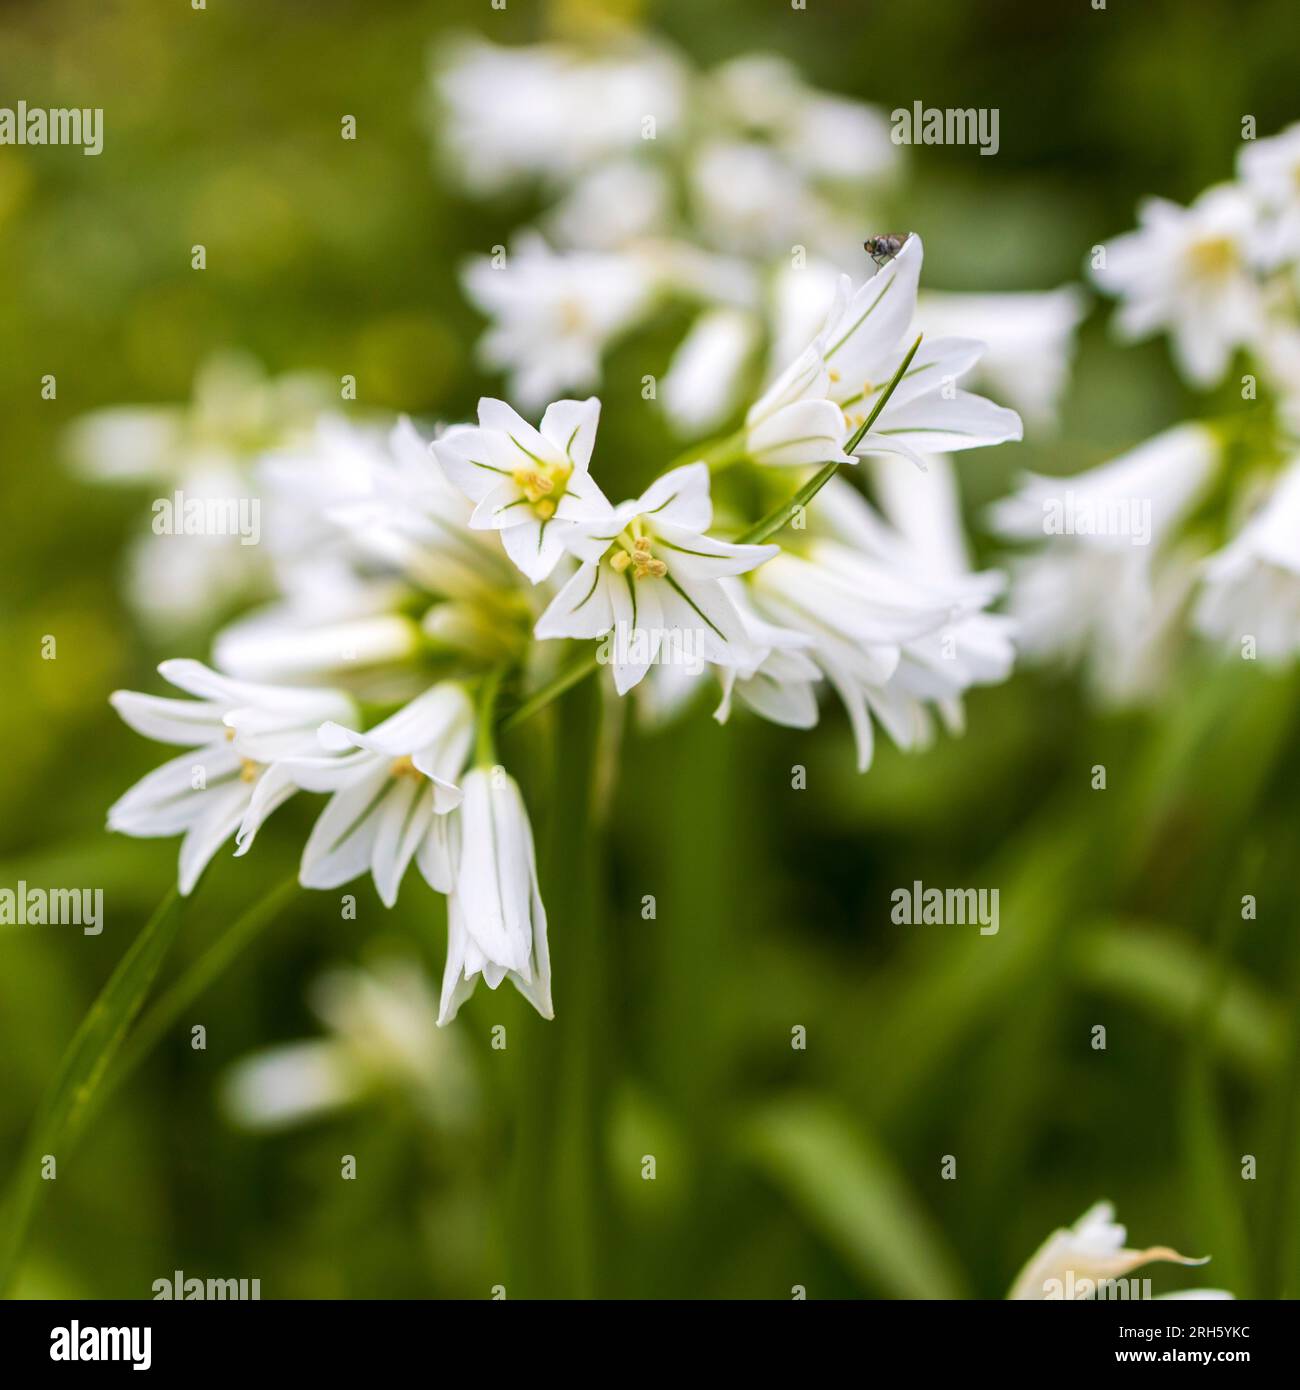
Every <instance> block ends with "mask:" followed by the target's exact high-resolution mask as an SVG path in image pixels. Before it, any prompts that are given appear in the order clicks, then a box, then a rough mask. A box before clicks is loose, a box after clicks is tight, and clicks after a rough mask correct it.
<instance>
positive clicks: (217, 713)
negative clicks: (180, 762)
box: [108, 690, 226, 748]
mask: <svg viewBox="0 0 1300 1390" xmlns="http://www.w3.org/2000/svg"><path fill="white" fill-rule="evenodd" d="M108 700H109V704H111V705H112V706H113V708H114V709H115V710H116V711H117V712H118V714H119V715H120V716H121V719H122V722H123V723H125V724H127V725H129V726H130V727H131V728H132V729H134V730H135V731H136V733H137V734H143V735H144V736H145V738H151V739H154V740H155V741H157V742H158V743H178V744H181V745H182V746H184V747H187V748H192V747H196V746H197V745H199V744H204V743H210V742H212V740H213V739H216V738H220V737H222V735H223V730H222V727H221V716H222V715H223V714H224V713H225V712H226V706H225V705H222V704H206V703H203V702H202V701H199V700H172V699H169V698H167V697H166V696H162V695H142V694H141V693H140V692H139V691H136V690H115V691H114V692H113V693H112V694H111V695H110V696H109V697H108Z"/></svg>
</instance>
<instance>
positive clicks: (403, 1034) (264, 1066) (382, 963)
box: [222, 955, 477, 1129]
mask: <svg viewBox="0 0 1300 1390" xmlns="http://www.w3.org/2000/svg"><path fill="white" fill-rule="evenodd" d="M308 1001H309V1003H310V1004H311V1008H312V1011H313V1012H314V1013H315V1014H316V1016H317V1017H318V1018H319V1019H320V1020H321V1022H322V1023H323V1024H324V1025H325V1027H326V1029H327V1030H328V1036H326V1037H324V1038H318V1039H313V1040H310V1041H303V1042H296V1043H287V1044H282V1045H280V1046H277V1047H269V1048H265V1049H263V1050H261V1051H259V1052H254V1053H252V1054H251V1055H250V1056H248V1057H244V1058H242V1059H241V1060H240V1061H238V1062H236V1063H235V1065H234V1066H233V1067H231V1068H230V1070H229V1071H228V1072H227V1073H226V1076H225V1078H224V1081H223V1083H222V1100H223V1103H224V1105H225V1108H226V1110H227V1112H228V1113H229V1114H230V1115H231V1117H232V1119H234V1121H235V1123H236V1124H239V1125H242V1126H243V1127H245V1128H247V1129H283V1128H287V1127H289V1126H292V1125H296V1124H301V1123H304V1122H305V1121H308V1120H311V1119H315V1118H317V1117H318V1116H321V1115H323V1114H327V1113H328V1112H330V1111H332V1110H336V1109H338V1108H340V1107H342V1106H345V1105H351V1104H354V1103H356V1102H359V1101H363V1100H365V1099H366V1098H368V1097H369V1096H371V1095H374V1094H377V1093H379V1092H382V1091H400V1092H402V1093H403V1094H405V1095H407V1096H409V1097H410V1098H411V1099H412V1100H413V1101H414V1103H415V1105H416V1106H417V1108H418V1109H419V1110H420V1111H421V1112H422V1113H424V1114H425V1115H427V1117H428V1118H429V1119H430V1120H431V1121H432V1122H433V1123H434V1124H435V1125H437V1126H438V1127H439V1128H445V1129H459V1128H461V1127H463V1126H464V1125H465V1124H466V1123H467V1122H468V1121H469V1119H470V1117H471V1115H472V1113H473V1108H474V1105H475V1102H476V1099H477V1097H476V1094H475V1086H474V1077H473V1073H472V1071H471V1069H470V1065H469V1058H468V1057H467V1056H466V1055H465V1052H464V1050H463V1046H462V1044H461V1042H460V1040H459V1039H458V1038H457V1037H456V1035H455V1034H454V1033H444V1032H440V1031H439V1029H438V1027H437V1021H438V1001H437V998H436V997H435V996H434V995H433V993H432V992H431V991H430V989H429V985H428V982H427V980H426V977H425V974H424V971H423V970H422V969H421V968H420V967H419V965H418V964H417V963H416V962H415V961H413V960H409V959H407V958H406V957H405V956H397V955H393V956H384V957H381V958H380V959H378V960H376V961H375V962H374V964H373V965H370V966H339V967H336V968H335V969H333V970H330V971H329V972H327V973H326V974H324V975H321V976H319V977H318V978H317V979H316V980H315V981H314V982H313V984H312V988H311V989H310V991H309V993H308Z"/></svg>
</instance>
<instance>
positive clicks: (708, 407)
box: [659, 309, 759, 438]
mask: <svg viewBox="0 0 1300 1390" xmlns="http://www.w3.org/2000/svg"><path fill="white" fill-rule="evenodd" d="M758 336H759V325H758V322H757V320H756V319H755V317H754V315H752V314H747V313H745V312H744V311H743V310H740V309H711V310H709V311H707V312H706V313H703V314H701V315H700V317H699V318H698V319H696V320H695V322H694V323H693V324H692V325H691V328H690V331H689V332H688V333H687V335H686V337H685V338H683V339H682V341H681V343H680V344H679V346H678V348H677V351H676V352H675V353H673V359H672V362H671V364H670V365H669V368H668V372H667V374H666V375H665V376H664V378H663V380H662V381H661V382H660V383H659V399H660V401H661V402H662V404H663V408H664V413H665V414H666V415H667V416H668V422H669V424H671V425H672V427H673V429H674V430H675V431H676V432H677V433H678V434H680V435H694V436H695V437H697V438H698V436H699V435H701V434H704V433H706V432H707V431H708V430H711V429H714V428H716V427H717V426H718V425H720V424H721V423H722V422H723V421H724V420H726V419H727V418H728V417H729V416H730V415H731V413H732V411H733V410H734V409H735V407H736V404H737V401H738V398H739V392H740V384H741V375H742V373H743V371H744V368H745V364H746V363H747V362H748V360H749V358H750V357H751V356H752V355H753V352H754V349H755V347H756V346H757V343H758Z"/></svg>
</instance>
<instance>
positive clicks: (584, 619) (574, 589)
mask: <svg viewBox="0 0 1300 1390" xmlns="http://www.w3.org/2000/svg"><path fill="white" fill-rule="evenodd" d="M619 582H620V581H619V580H617V579H616V578H615V577H614V575H613V571H611V570H610V568H609V566H608V565H601V564H585V565H581V566H580V567H579V569H578V572H577V573H576V574H575V575H574V576H573V578H572V579H570V580H569V582H568V583H567V584H566V585H565V586H564V588H562V589H561V590H560V592H559V593H558V594H556V596H555V597H554V598H553V599H552V600H551V602H550V605H549V607H548V608H547V609H546V612H544V613H543V614H542V616H541V617H540V618H538V620H537V626H536V628H535V629H534V632H535V634H536V636H537V637H538V639H539V640H542V641H545V640H546V639H548V638H553V637H576V638H586V637H600V636H602V635H603V634H604V633H606V632H608V631H609V629H610V628H611V627H612V626H613V625H614V610H613V608H612V607H611V605H610V598H609V590H610V585H611V584H616V583H619Z"/></svg>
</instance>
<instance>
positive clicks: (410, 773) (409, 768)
mask: <svg viewBox="0 0 1300 1390" xmlns="http://www.w3.org/2000/svg"><path fill="white" fill-rule="evenodd" d="M388 773H389V776H391V777H419V776H421V775H422V774H421V772H420V769H419V768H418V767H416V765H415V763H414V762H412V761H411V757H410V755H409V754H407V753H403V754H402V756H401V757H400V758H394V759H393V761H392V765H391V766H390V767H389V769H388Z"/></svg>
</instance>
